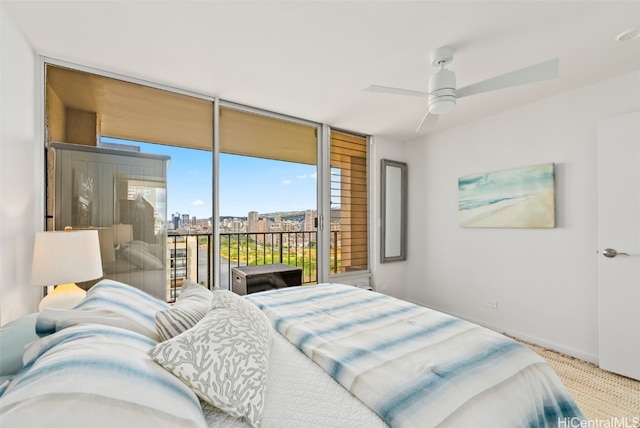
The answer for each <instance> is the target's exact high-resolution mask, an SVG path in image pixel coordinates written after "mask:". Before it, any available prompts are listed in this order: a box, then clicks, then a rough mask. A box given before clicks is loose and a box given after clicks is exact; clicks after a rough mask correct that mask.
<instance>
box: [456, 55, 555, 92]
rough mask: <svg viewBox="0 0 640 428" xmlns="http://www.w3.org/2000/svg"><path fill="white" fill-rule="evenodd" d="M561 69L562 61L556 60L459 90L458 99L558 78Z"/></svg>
mask: <svg viewBox="0 0 640 428" xmlns="http://www.w3.org/2000/svg"><path fill="white" fill-rule="evenodd" d="M559 69H560V60H559V59H558V58H555V59H552V60H549V61H545V62H541V63H539V64H535V65H531V66H529V67H525V68H521V69H520V70H515V71H511V72H509V73H505V74H503V75H500V76H496V77H493V78H491V79H487V80H483V81H482V82H478V83H474V84H472V85H469V86H465V87H464V88H460V89H457V90H456V98H462V97H467V96H469V95H475V94H480V93H482V92H489V91H495V90H498V89H504V88H509V87H511V86H518V85H525V84H527V83H534V82H540V81H542V80H547V79H553V78H555V77H558V74H559Z"/></svg>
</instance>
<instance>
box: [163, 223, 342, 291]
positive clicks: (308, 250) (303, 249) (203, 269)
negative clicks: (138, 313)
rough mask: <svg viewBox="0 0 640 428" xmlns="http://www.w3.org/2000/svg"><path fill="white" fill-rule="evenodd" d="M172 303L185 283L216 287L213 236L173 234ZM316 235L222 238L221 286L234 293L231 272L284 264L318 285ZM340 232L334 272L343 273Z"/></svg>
mask: <svg viewBox="0 0 640 428" xmlns="http://www.w3.org/2000/svg"><path fill="white" fill-rule="evenodd" d="M167 239H168V242H167V250H168V251H167V252H168V257H169V264H168V266H169V274H168V277H169V298H168V300H169V301H174V300H175V297H176V296H177V294H178V293H179V289H180V288H181V287H182V282H183V281H184V280H185V279H186V278H189V279H191V280H192V281H195V282H198V283H200V284H203V285H206V286H207V287H208V288H212V287H213V275H212V271H211V266H212V263H211V261H212V260H211V258H212V254H213V252H212V248H213V236H212V234H211V233H188V234H184V233H183V234H170V235H169V236H168V238H167ZM316 243H317V232H316V231H300V232H243V233H221V234H220V265H219V269H220V271H219V272H218V274H219V275H220V286H221V287H222V288H228V289H231V275H230V272H231V268H232V267H238V266H253V265H265V264H273V263H283V264H286V265H290V266H296V267H299V268H301V269H302V283H303V284H314V283H317V282H318V274H317V254H316ZM340 263H341V262H340V231H332V232H331V272H332V273H337V272H339V271H340Z"/></svg>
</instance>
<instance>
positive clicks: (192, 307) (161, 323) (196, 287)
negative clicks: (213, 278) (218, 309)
mask: <svg viewBox="0 0 640 428" xmlns="http://www.w3.org/2000/svg"><path fill="white" fill-rule="evenodd" d="M212 297H213V293H212V292H211V291H210V290H209V289H208V288H206V287H203V286H202V285H200V284H196V283H195V282H192V281H190V280H188V279H186V280H185V281H184V282H183V284H182V290H181V291H180V295H179V296H178V299H177V300H176V302H175V303H174V304H173V306H172V307H171V308H169V309H165V310H163V311H158V312H156V329H157V330H158V334H159V335H160V338H161V339H162V340H167V339H171V338H172V337H174V336H177V335H179V334H180V333H182V332H183V331H186V330H189V329H190V328H191V327H193V326H194V325H196V323H197V322H198V321H200V320H201V319H202V318H204V316H205V315H206V314H207V311H208V310H209V306H211V299H212Z"/></svg>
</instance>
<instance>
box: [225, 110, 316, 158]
mask: <svg viewBox="0 0 640 428" xmlns="http://www.w3.org/2000/svg"><path fill="white" fill-rule="evenodd" d="M316 141H317V137H316V127H315V126H308V125H303V124H300V123H295V122H289V121H286V120H282V119H276V118H273V117H269V116H263V115H259V114H255V113H249V112H246V111H241V110H236V109H232V108H228V107H223V108H221V109H220V152H221V153H229V154H235V155H243V156H252V157H258V158H263V159H274V160H281V161H287V162H296V163H304V164H309V165H315V164H316V159H317V150H316V147H317V144H316Z"/></svg>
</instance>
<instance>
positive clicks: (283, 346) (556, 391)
mask: <svg viewBox="0 0 640 428" xmlns="http://www.w3.org/2000/svg"><path fill="white" fill-rule="evenodd" d="M425 310H426V311H428V312H424V311H425ZM381 311H382V312H381ZM385 311H386V312H389V313H394V314H395V313H403V314H404V313H408V314H409V315H410V316H409V318H405V319H403V320H401V321H399V322H400V323H401V325H403V327H402V329H400V330H398V329H397V327H398V325H399V324H398V321H392V318H393V317H392V316H390V315H389V314H385V313H384V312H385ZM371 316H373V318H375V320H374V325H373V327H374V329H373V330H372V331H373V333H371V331H367V329H366V328H364V329H363V326H365V325H367V324H369V323H370V320H367V318H370V317H371ZM393 316H395V315H393ZM25 319H28V320H29V322H31V323H32V324H33V323H35V329H36V332H37V333H38V335H39V336H41V338H40V339H37V340H35V341H33V342H32V343H30V344H29V345H27V346H26V348H25V352H24V355H23V356H22V362H21V364H19V365H22V367H21V368H20V369H19V370H17V373H0V375H4V376H5V378H6V380H5V381H4V383H2V384H1V386H0V426H2V427H3V428H11V427H22V426H29V427H32V426H33V427H37V426H55V427H57V426H65V427H70V428H72V427H86V426H92V427H105V428H106V427H113V426H136V427H142V428H144V427H147V426H149V427H154V428H162V427H176V426H180V427H198V428H203V427H247V426H254V427H258V426H259V427H264V428H287V427H292V428H293V427H296V428H299V427H327V428H329V427H338V426H340V427H343V426H344V427H350V428H351V427H363V428H364V427H367V428H369V427H373V428H375V427H383V426H388V425H391V426H399V427H414V426H415V427H430V426H452V427H453V426H455V427H460V426H462V427H464V426H480V425H483V424H484V425H486V424H487V423H489V424H490V425H491V426H492V427H501V426H504V427H513V426H525V425H526V426H540V427H545V426H558V424H559V423H560V421H565V423H566V421H567V420H571V421H573V422H579V421H582V420H583V416H582V414H581V413H580V411H579V409H578V408H577V406H576V405H575V403H574V402H573V400H572V399H571V397H570V396H569V394H568V393H567V392H566V389H565V388H564V386H563V385H562V384H561V382H560V380H559V379H558V378H557V376H556V375H555V373H553V371H552V370H551V368H550V367H549V366H548V365H546V363H544V360H542V359H541V358H540V357H538V356H537V355H536V354H534V353H532V352H530V351H528V350H526V347H520V346H521V345H517V344H514V343H515V342H513V341H511V339H508V338H505V337H504V336H501V335H498V334H497V333H494V332H490V331H488V330H486V329H483V328H481V327H478V326H475V325H473V324H469V323H466V322H464V321H461V320H458V319H457V318H453V317H448V316H446V315H444V314H440V313H438V312H435V311H429V310H427V309H426V308H422V307H418V306H416V305H413V304H410V303H407V302H403V301H401V300H398V299H393V298H391V297H388V296H384V295H381V294H378V293H375V292H369V291H365V290H361V289H357V288H355V287H350V286H346V285H338V284H321V285H317V286H310V287H293V288H288V289H281V290H273V291H268V292H264V293H255V294H251V295H249V296H245V297H244V298H243V297H240V296H237V295H235V294H233V293H231V292H229V291H221V290H216V291H214V292H211V291H209V290H207V289H205V288H204V287H201V286H199V285H197V284H193V283H187V284H186V285H185V286H184V287H183V292H182V293H181V295H180V297H179V299H178V300H177V301H176V303H175V304H174V305H171V306H170V305H168V304H166V303H164V302H162V301H160V300H158V299H155V298H153V297H151V296H149V295H147V294H145V293H143V292H141V291H140V290H137V289H135V288H133V287H130V286H128V285H125V284H122V283H118V282H115V281H112V280H103V281H101V282H99V283H98V284H97V285H95V286H94V287H93V288H92V289H91V290H89V292H88V293H87V297H86V299H85V300H84V301H83V302H82V303H81V304H79V305H78V306H77V307H76V308H74V309H73V310H69V311H55V310H45V311H43V312H41V313H40V314H39V315H38V317H37V319H36V318H34V317H29V318H25ZM432 321H433V322H436V323H437V324H438V325H441V324H442V325H447V326H449V325H451V326H453V327H452V328H451V329H449V327H447V329H446V330H447V331H449V330H451V332H452V333H453V334H452V335H451V336H450V337H449V332H447V333H442V332H441V331H440V328H439V327H438V333H437V334H433V333H432V332H430V333H429V334H428V335H427V340H428V341H432V342H433V341H434V340H435V339H434V338H436V337H437V338H438V339H437V340H436V342H437V346H435V347H434V348H433V350H437V352H435V353H433V354H429V353H426V354H424V353H423V351H424V349H423V348H425V349H426V348H428V346H427V347H425V346H423V344H420V345H419V346H418V347H419V348H420V352H418V353H417V354H413V351H410V353H409V354H406V355H401V354H402V353H404V352H405V351H404V350H403V347H404V345H403V346H401V347H397V346H396V344H395V342H398V343H399V342H405V341H404V340H397V338H398V337H399V335H398V331H400V332H401V333H400V336H401V335H402V334H404V333H402V331H404V330H406V329H407V326H409V327H408V329H409V330H410V329H411V328H413V327H416V328H425V329H427V330H429V329H431V327H430V326H429V325H428V324H429V323H431V322H432ZM402 323H404V324H402ZM33 328H34V327H31V329H33ZM388 329H391V330H390V331H392V332H393V333H392V336H393V337H391V338H390V339H391V340H390V341H388V342H387V341H386V339H384V340H383V339H382V337H383V336H384V331H385V330H388ZM3 330H4V328H3ZM7 330H11V329H7ZM429 331H431V330H429ZM443 331H444V330H443ZM1 332H2V330H0V333H1ZM362 332H364V336H365V338H363V337H362V336H361V333H362ZM409 333H410V332H409ZM443 334H444V335H446V336H447V339H446V340H445V341H449V340H453V341H454V342H456V341H457V345H455V346H447V347H443V346H442V343H444V342H443V340H441V339H444V338H445V336H443ZM285 336H286V337H285ZM461 337H464V340H463V341H460V340H459V338H461ZM469 338H471V339H469ZM31 339H33V337H31V336H29V338H28V340H29V341H30V340H31ZM0 340H4V339H2V335H0ZM372 340H373V342H375V343H373V342H372V343H368V342H371V341H372ZM380 340H382V342H380ZM410 342H411V343H418V342H414V340H413V339H412V340H411V341H410ZM436 342H434V343H432V344H435V343H436ZM512 342H513V343H512ZM13 343H17V342H15V341H14V342H13ZM379 343H385V344H384V345H383V346H382V348H380V346H379ZM474 343H475V344H474ZM296 344H297V345H300V346H301V348H302V349H303V351H304V352H301V351H300V350H299V349H298V348H297V347H296ZM496 344H498V345H499V346H500V348H501V349H502V348H504V349H506V351H505V352H501V353H500V355H498V357H497V360H496V361H499V362H500V364H497V365H493V364H488V365H483V366H482V367H480V366H478V367H475V368H471V370H468V373H467V368H466V367H465V371H461V370H459V369H460V364H458V363H456V361H457V359H459V357H460V356H463V360H464V358H467V357H466V355H467V354H468V353H470V354H469V355H473V353H474V352H478V350H480V351H481V352H482V349H484V348H487V347H491V346H494V345H496ZM0 345H2V342H0ZM14 346H16V345H14ZM429 346H431V345H429ZM483 347H484V348H483ZM0 349H1V348H0ZM374 349H376V350H374ZM380 349H383V352H379V350H380ZM372 350H374V351H372ZM0 352H1V351H0ZM13 354H15V353H13ZM13 354H12V355H13ZM305 354H307V355H305ZM512 354H513V355H512ZM332 355H333V357H337V359H336V360H335V361H333V362H332V360H331V358H332ZM345 355H346V356H347V357H345ZM354 355H358V356H365V358H353V356H354ZM425 355H426V357H425ZM3 357H4V356H3ZM474 358H475V357H474ZM491 358H493V356H492V357H491ZM359 359H362V360H363V361H364V362H365V369H364V370H363V369H362V366H360V365H359V364H358V363H355V364H352V363H353V362H354V361H355V360H359ZM313 360H315V362H314V361H313ZM372 361H375V362H376V363H375V364H372ZM461 361H462V360H461ZM465 361H466V360H465ZM398 363H399V364H398ZM465 364H466V363H465ZM394 365H395V366H394ZM5 366H6V365H3V367H5ZM13 366H15V364H14V365H13ZM377 366H379V367H377ZM494 366H495V367H494ZM336 367H339V370H337V369H336ZM451 367H456V373H455V376H454V377H452V376H450V374H448V372H451V370H450V368H451ZM377 370H382V371H381V372H380V371H378V372H377ZM416 370H418V372H416ZM403 372H404V373H403ZM328 373H331V374H332V376H333V377H332V376H330V375H329V374H328ZM371 373H373V375H371ZM407 375H408V378H409V379H418V380H420V381H421V382H422V380H421V376H423V375H424V376H425V379H428V380H429V379H431V378H433V379H435V380H436V382H435V383H434V382H432V381H431V380H429V382H428V383H429V384H432V385H435V387H434V388H432V390H428V391H426V393H427V394H426V395H425V397H423V396H422V395H423V394H422V393H421V394H418V395H415V394H413V393H412V395H411V400H412V403H413V404H411V405H410V406H406V407H407V408H406V409H405V408H404V407H403V406H404V404H402V405H399V404H397V402H398V399H397V397H402V396H403V394H406V391H409V390H410V389H411V388H412V386H411V385H406V384H405V383H406V380H403V378H405V377H407ZM496 376H497V377H496ZM334 378H335V380H334ZM381 379H382V381H381ZM356 380H357V381H356ZM444 381H446V382H444ZM339 382H341V383H342V385H341V384H340V383H339ZM443 382H444V383H443ZM358 385H359V386H358ZM362 385H365V388H364V391H365V393H364V394H363V388H362ZM354 394H355V395H354ZM356 395H357V396H359V398H356ZM423 398H424V399H425V400H426V401H425V402H424V403H422V402H420V401H419V400H422V399H423ZM376 400H377V401H376ZM365 402H366V403H367V404H366V405H365V404H364V403H365ZM389 403H396V404H394V405H393V408H392V409H389V408H387V407H388V404H389ZM416 403H417V404H416ZM385 405H387V407H385ZM430 406H431V407H430ZM116 408H117V409H118V410H117V411H115V410H114V409H116ZM425 409H426V410H425ZM390 410H393V411H390ZM378 414H380V415H382V418H381V417H380V416H379V415H378ZM383 418H386V420H383ZM514 421H515V422H514ZM479 424H480V425H479Z"/></svg>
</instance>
